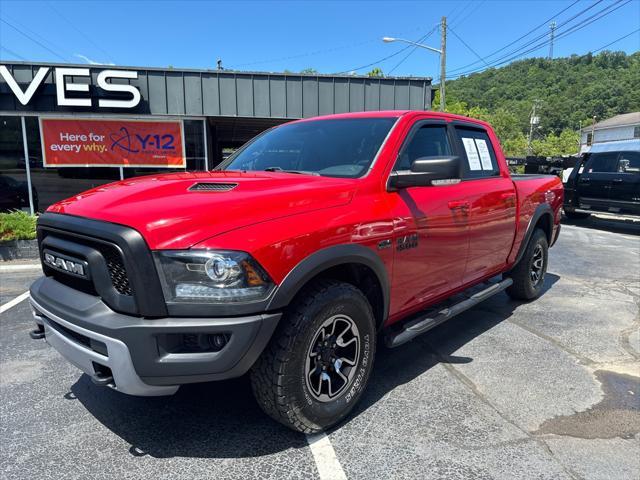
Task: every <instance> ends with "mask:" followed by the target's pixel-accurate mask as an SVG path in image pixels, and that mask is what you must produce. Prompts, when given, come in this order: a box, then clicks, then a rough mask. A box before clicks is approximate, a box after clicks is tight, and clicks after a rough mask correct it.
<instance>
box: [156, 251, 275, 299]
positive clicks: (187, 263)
mask: <svg viewBox="0 0 640 480" xmlns="http://www.w3.org/2000/svg"><path fill="white" fill-rule="evenodd" d="M154 255H155V259H156V263H157V264H158V270H159V273H160V280H161V282H162V290H163V292H164V297H165V300H166V301H167V302H191V303H192V302H197V303H234V302H236V303H237V302H249V301H255V300H262V299H264V298H266V297H267V296H268V295H269V293H271V290H272V288H273V282H272V281H271V279H270V278H269V275H267V273H266V272H265V271H264V270H263V269H262V267H260V265H259V264H258V262H256V261H255V260H254V259H253V258H252V257H251V255H249V254H248V253H245V252H235V251H227V250H167V251H159V252H155V254H154Z"/></svg>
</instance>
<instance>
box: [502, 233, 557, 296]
mask: <svg viewBox="0 0 640 480" xmlns="http://www.w3.org/2000/svg"><path fill="white" fill-rule="evenodd" d="M548 260H549V243H548V242H547V235H546V234H545V233H544V232H543V231H542V230H540V229H536V230H535V231H534V232H533V235H531V240H529V245H527V249H526V250H525V252H524V255H523V256H522V258H521V259H520V261H519V262H518V264H517V265H516V266H515V267H514V268H513V270H511V271H510V272H509V273H508V274H507V276H508V277H511V279H512V280H513V285H511V286H510V287H509V288H507V294H508V295H509V296H510V297H511V298H515V299H517V300H533V299H534V298H537V297H538V296H540V294H541V293H542V287H543V285H544V277H545V274H546V273H547V263H548Z"/></svg>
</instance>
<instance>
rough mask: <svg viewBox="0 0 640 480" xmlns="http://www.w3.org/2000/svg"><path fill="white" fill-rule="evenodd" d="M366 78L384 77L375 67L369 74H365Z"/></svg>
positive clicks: (379, 69)
mask: <svg viewBox="0 0 640 480" xmlns="http://www.w3.org/2000/svg"><path fill="white" fill-rule="evenodd" d="M367 76H369V77H384V73H383V72H382V69H381V68H378V67H375V68H374V69H372V70H371V71H370V72H367Z"/></svg>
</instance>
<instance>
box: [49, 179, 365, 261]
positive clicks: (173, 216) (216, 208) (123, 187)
mask: <svg viewBox="0 0 640 480" xmlns="http://www.w3.org/2000/svg"><path fill="white" fill-rule="evenodd" d="M356 183H357V182H356V181H355V180H352V179H340V178H328V177H320V176H313V175H301V174H289V173H281V172H231V171H229V172H198V173H174V174H165V175H155V176H147V177H138V178H133V179H130V180H124V181H121V182H117V183H112V184H109V185H104V186H101V187H98V188H94V189H92V190H88V191H86V192H84V193H81V194H79V195H76V196H74V197H72V198H69V199H66V200H63V201H61V202H59V203H57V204H55V205H52V206H51V207H50V208H49V209H48V211H50V212H55V213H62V214H67V215H76V216H80V217H87V218H92V219H96V220H103V221H106V222H111V223H118V224H121V225H126V226H129V227H132V228H134V229H136V230H137V231H139V232H140V233H141V234H142V235H143V236H144V238H145V239H146V241H147V243H148V244H149V247H150V248H151V249H154V250H155V249H171V248H175V249H183V248H189V247H191V246H193V245H195V244H196V243H199V242H201V241H203V240H206V239H207V238H210V237H213V236H216V235H219V234H221V233H224V232H228V231H229V230H235V229H237V228H241V227H244V226H248V225H252V224H255V223H259V222H265V221H269V220H274V219H276V218H280V217H284V216H288V215H296V214H300V213H305V212H309V211H312V210H317V209H324V208H331V207H337V206H340V205H345V204H347V203H349V202H350V201H351V199H352V197H353V194H354V192H355V189H356ZM198 184H207V185H205V186H204V188H207V187H208V188H218V190H195V189H194V188H197V187H194V186H195V185H198ZM209 184H219V186H217V187H212V186H211V185H209Z"/></svg>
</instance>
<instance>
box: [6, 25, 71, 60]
mask: <svg viewBox="0 0 640 480" xmlns="http://www.w3.org/2000/svg"><path fill="white" fill-rule="evenodd" d="M0 22H2V23H5V24H7V25H8V26H9V27H11V28H13V29H14V30H15V31H16V32H18V33H19V34H21V35H22V36H24V37H26V38H28V39H29V40H31V41H32V42H33V43H35V44H37V45H40V46H41V47H42V48H44V49H45V50H46V51H48V52H49V53H51V54H52V55H55V56H56V57H58V58H59V59H60V60H62V61H63V62H67V61H68V59H66V58H64V57H63V56H62V55H60V54H58V53H57V52H54V51H53V50H51V49H50V48H49V47H47V46H46V45H45V44H44V43H42V42H40V41H38V40H36V39H35V38H33V37H32V36H31V35H29V34H27V33H25V32H23V31H22V30H20V29H19V28H18V27H16V26H15V25H12V24H11V23H9V22H7V21H6V20H5V19H3V18H0Z"/></svg>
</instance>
